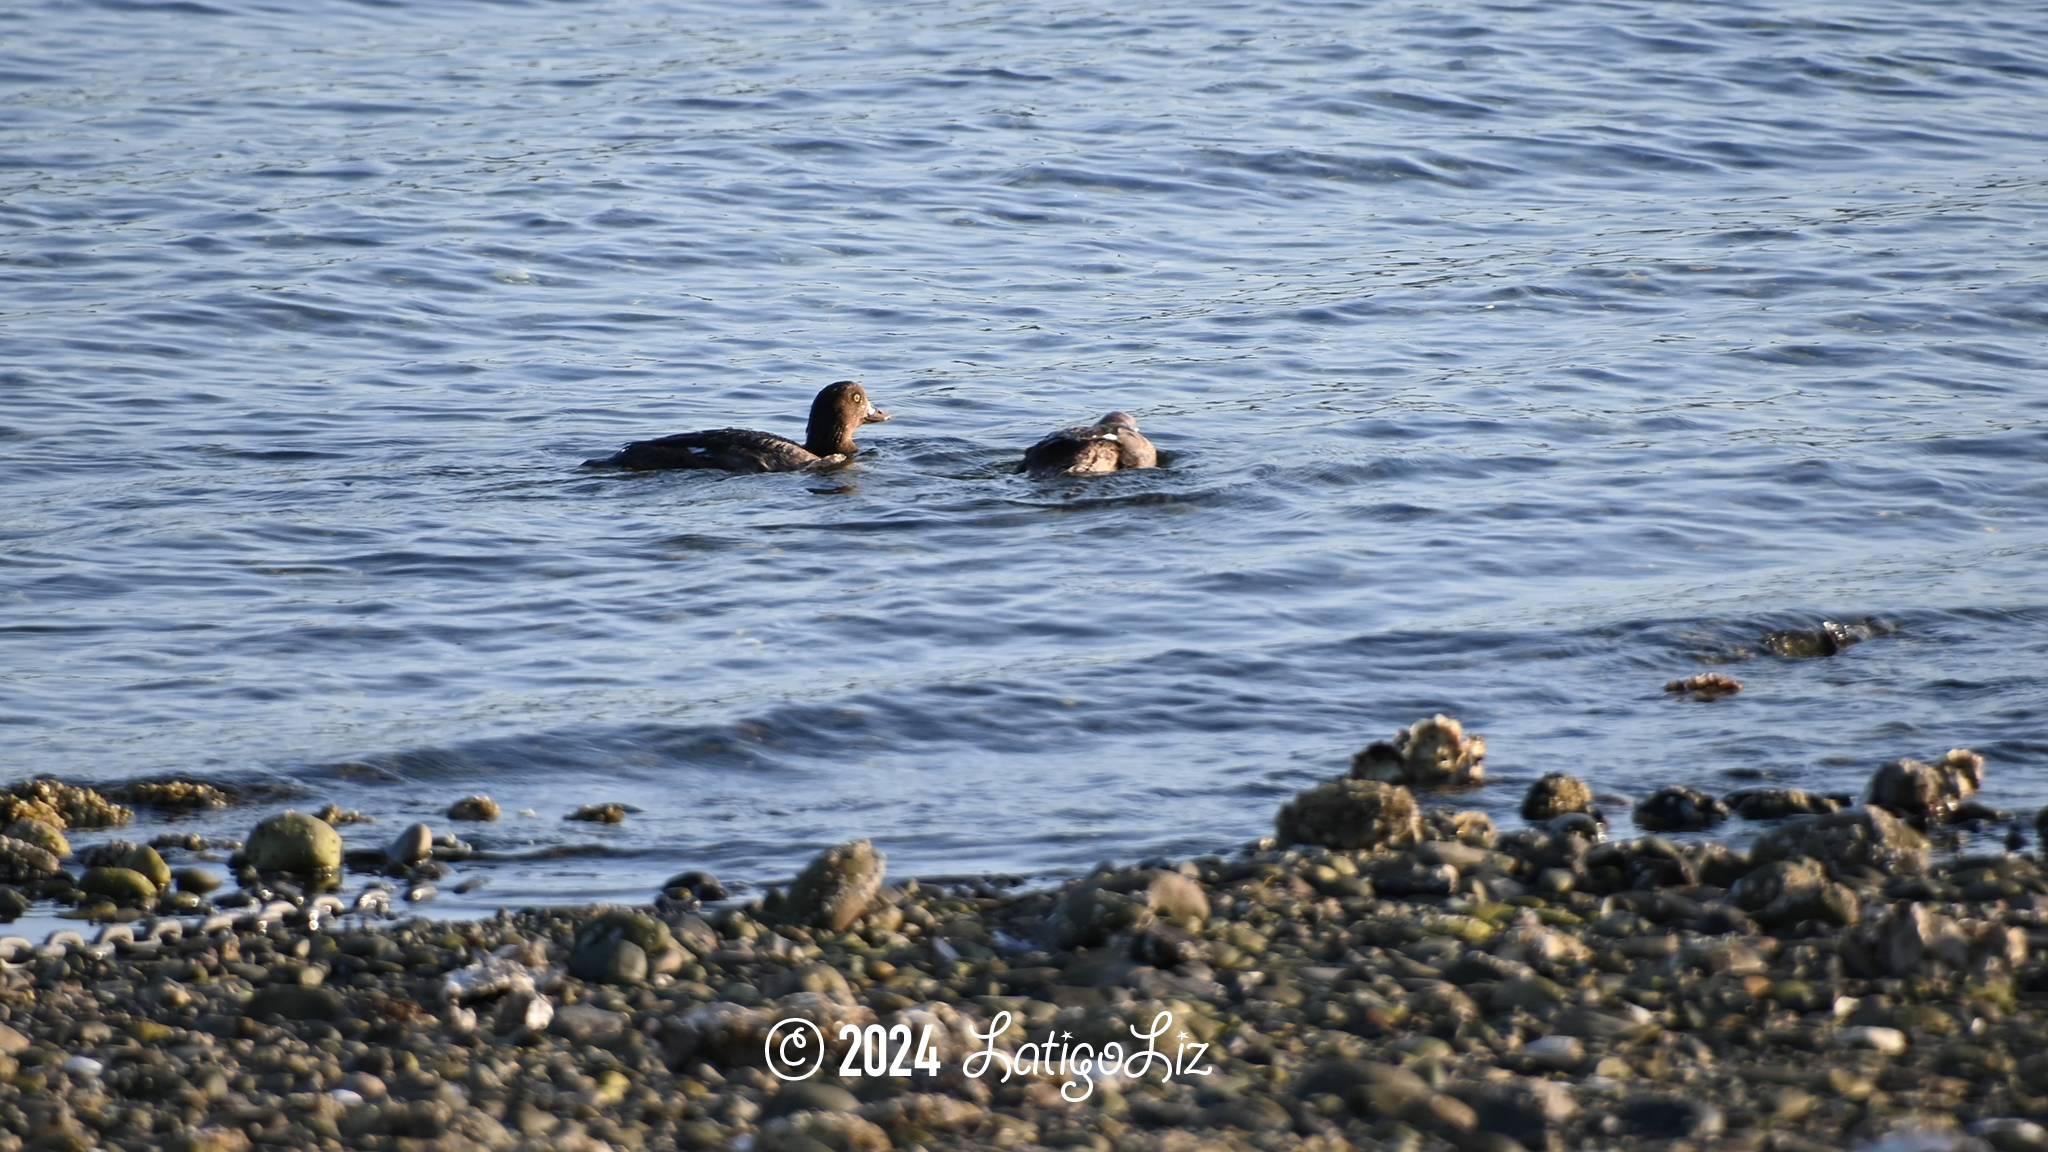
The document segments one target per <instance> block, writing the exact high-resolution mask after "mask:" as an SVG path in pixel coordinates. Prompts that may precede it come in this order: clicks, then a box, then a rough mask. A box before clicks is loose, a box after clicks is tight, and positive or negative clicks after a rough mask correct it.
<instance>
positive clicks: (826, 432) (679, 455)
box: [584, 380, 889, 472]
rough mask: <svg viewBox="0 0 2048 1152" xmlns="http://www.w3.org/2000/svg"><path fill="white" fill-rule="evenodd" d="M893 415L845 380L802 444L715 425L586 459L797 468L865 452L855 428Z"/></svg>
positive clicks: (622, 464) (824, 398) (646, 465)
mask: <svg viewBox="0 0 2048 1152" xmlns="http://www.w3.org/2000/svg"><path fill="white" fill-rule="evenodd" d="M888 418H889V414H888V413H887V412H884V411H882V410H881V409H880V408H877V407H875V405H874V402H873V401H871V400H869V399H868V393H867V389H865V388H862V387H861V386H860V385H858V384H856V383H854V382H853V381H851V380H841V381H840V382H838V383H837V384H833V385H831V386H829V387H827V388H826V389H825V390H824V391H822V392H820V393H818V398H817V399H815V400H813V401H811V419H810V423H809V424H808V425H807V426H806V427H805V430H804V442H803V443H801V444H798V443H797V442H796V441H794V440H789V439H785V438H783V437H781V436H777V435H775V434H774V433H772V432H755V431H753V430H751V429H747V428H713V429H711V430H709V431H705V432H678V433H676V434H675V435H673V436H663V437H662V438H660V439H659V440H636V441H634V442H633V443H631V444H628V445H626V446H625V447H624V448H621V449H620V450H619V451H617V452H616V453H613V454H612V455H610V456H607V457H605V458H603V459H601V460H586V461H584V463H585V464H587V465H589V466H592V467H598V468H630V469H635V470H643V469H654V468H718V469H723V470H724V471H727V472H797V471H801V470H803V469H805V468H809V467H810V466H811V465H813V464H817V463H820V462H827V461H829V462H837V461H839V460H843V459H845V458H846V457H849V456H852V455H853V454H854V453H855V452H858V451H859V449H858V448H857V447H855V445H854V443H853V431H854V429H856V428H858V427H860V426H861V425H863V424H873V423H876V422H878V421H882V420H887V419H888Z"/></svg>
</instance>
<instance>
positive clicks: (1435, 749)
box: [1351, 715, 1486, 788]
mask: <svg viewBox="0 0 2048 1152" xmlns="http://www.w3.org/2000/svg"><path fill="white" fill-rule="evenodd" d="M1485 759H1486V740H1485V739H1484V738H1483V737H1479V736H1467V735H1465V729H1464V726H1463V725H1462V724H1460V723H1458V721H1456V720H1453V719H1451V718H1450V717H1448V716H1441V715H1439V716H1434V717H1431V718H1430V719H1427V720H1418V721H1416V722H1415V723H1414V724H1412V725H1410V726H1409V727H1407V728H1404V729H1402V730H1401V731H1399V732H1397V733H1395V734H1394V739H1393V741H1392V742H1390V743H1375V744H1370V745H1367V746H1366V747H1365V748H1364V749H1363V750H1362V751H1360V752H1359V753H1358V754H1357V755H1355V756H1353V757H1352V758H1351V778H1352V779H1354V780H1375V781H1379V782H1381V783H1385V784H1401V785H1406V786H1408V787H1411V788H1441V787H1462V786H1466V785H1471V784H1478V783H1480V782H1481V781H1483V780H1484V779H1485V778H1486V767H1485V765H1484V763H1483V761H1484V760H1485Z"/></svg>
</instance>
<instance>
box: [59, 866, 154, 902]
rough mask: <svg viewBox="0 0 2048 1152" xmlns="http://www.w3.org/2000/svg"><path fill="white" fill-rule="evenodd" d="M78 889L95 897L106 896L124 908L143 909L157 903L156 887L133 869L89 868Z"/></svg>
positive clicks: (147, 878)
mask: <svg viewBox="0 0 2048 1152" xmlns="http://www.w3.org/2000/svg"><path fill="white" fill-rule="evenodd" d="M78 889H79V891H81V892H85V893H87V894H89V895H93V896H105V897H106V898H107V899H109V900H112V901H113V902H114V903H116V904H118V905H120V906H122V907H124V908H142V907H147V906H148V905H150V904H152V903H155V901H156V891H157V890H156V885H154V884H152V883H150V882H149V877H147V876H144V875H143V874H142V873H140V872H137V871H136V870H134V869H133V868H88V869H86V870H85V878H84V879H83V880H80V881H79V882H78Z"/></svg>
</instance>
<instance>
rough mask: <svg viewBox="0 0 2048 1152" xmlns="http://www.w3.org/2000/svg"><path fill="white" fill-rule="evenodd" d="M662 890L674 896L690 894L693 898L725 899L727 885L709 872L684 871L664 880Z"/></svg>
mask: <svg viewBox="0 0 2048 1152" xmlns="http://www.w3.org/2000/svg"><path fill="white" fill-rule="evenodd" d="M661 890H662V892H663V893H665V894H666V895H668V896H670V897H672V898H681V897H683V896H688V897H689V898H690V899H693V900H723V899H725V898H726V895H727V893H726V891H725V885H723V884H720V883H719V882H718V878H717V877H716V876H713V875H712V874H711V873H709V872H684V873H680V874H678V875H675V876H671V877H669V878H668V879H667V880H665V881H663V882H662V885H661Z"/></svg>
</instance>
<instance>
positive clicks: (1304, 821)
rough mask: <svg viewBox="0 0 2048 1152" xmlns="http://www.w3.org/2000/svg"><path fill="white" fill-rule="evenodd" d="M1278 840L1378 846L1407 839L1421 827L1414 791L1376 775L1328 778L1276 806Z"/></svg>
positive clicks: (1328, 845) (1335, 846)
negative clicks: (1362, 778) (1370, 776)
mask: <svg viewBox="0 0 2048 1152" xmlns="http://www.w3.org/2000/svg"><path fill="white" fill-rule="evenodd" d="M1274 823H1275V833H1276V835H1277V836H1278V838H1279V840H1280V842H1281V843H1282V844H1320V845H1322V846H1323V847H1326V848H1346V849H1357V848H1379V847H1385V846H1392V845H1399V844H1407V843H1411V842H1413V841H1414V840H1415V839H1416V837H1417V835H1418V833H1419V832H1420V830H1421V814H1420V813H1418V812H1417V811H1416V809H1415V794H1414V793H1412V792H1410V791H1408V789H1406V788H1403V787H1401V786H1400V785H1398V784H1388V783H1384V782H1382V781H1377V780H1332V781H1330V782H1329V783H1326V784H1318V785H1316V786H1315V787H1313V788H1310V789H1308V790H1307V791H1305V792H1302V793H1301V794H1300V795H1298V796H1296V797H1295V798H1294V799H1292V800H1290V801H1288V802H1287V804H1286V805H1285V806H1283V807H1282V808H1281V809H1280V814H1279V816H1278V817H1277V818H1276V819H1275V822H1274Z"/></svg>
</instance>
